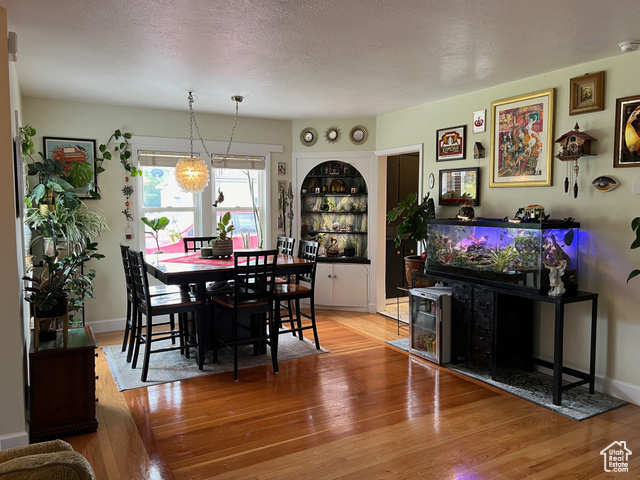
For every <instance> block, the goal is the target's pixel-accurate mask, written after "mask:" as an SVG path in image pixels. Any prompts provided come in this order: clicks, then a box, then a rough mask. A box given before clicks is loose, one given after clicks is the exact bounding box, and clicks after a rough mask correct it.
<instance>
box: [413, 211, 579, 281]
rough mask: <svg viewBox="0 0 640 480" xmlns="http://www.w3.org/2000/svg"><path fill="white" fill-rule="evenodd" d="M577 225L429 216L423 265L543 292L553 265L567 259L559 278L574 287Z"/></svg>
mask: <svg viewBox="0 0 640 480" xmlns="http://www.w3.org/2000/svg"><path fill="white" fill-rule="evenodd" d="M579 230H580V224H579V223H578V222H574V221H570V220H546V221H543V222H540V221H538V222H530V223H528V222H522V223H513V222H512V221H502V220H487V219H480V218H479V219H475V220H473V221H464V220H455V219H449V220H447V219H435V220H430V221H429V225H428V237H427V258H426V264H425V271H427V270H428V271H430V272H434V273H435V272H437V273H443V274H450V275H452V276H454V277H455V278H457V279H469V278H471V279H477V280H482V281H483V282H484V283H489V284H498V285H499V286H504V287H507V288H514V289H523V290H527V291H531V292H537V293H546V292H548V291H549V288H550V281H549V273H550V272H551V268H552V267H554V266H558V265H564V263H562V261H566V268H565V269H564V272H563V274H562V277H561V278H562V282H563V283H564V287H565V288H566V289H567V290H568V291H570V290H577V288H578V236H579V235H578V234H579ZM463 277H464V278H463Z"/></svg>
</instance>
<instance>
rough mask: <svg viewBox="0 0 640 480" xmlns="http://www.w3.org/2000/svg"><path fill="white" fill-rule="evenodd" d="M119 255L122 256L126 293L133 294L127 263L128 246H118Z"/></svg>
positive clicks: (128, 263)
mask: <svg viewBox="0 0 640 480" xmlns="http://www.w3.org/2000/svg"><path fill="white" fill-rule="evenodd" d="M120 255H122V266H123V268H124V280H125V284H126V285H127V292H129V293H133V278H132V277H131V262H130V261H129V246H128V245H123V244H120Z"/></svg>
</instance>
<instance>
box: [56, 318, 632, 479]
mask: <svg viewBox="0 0 640 480" xmlns="http://www.w3.org/2000/svg"><path fill="white" fill-rule="evenodd" d="M318 318H319V322H318V328H319V334H320V341H321V344H322V345H323V346H324V347H326V348H328V349H329V350H331V353H330V354H327V355H317V356H312V357H304V358H299V359H296V360H290V361H286V362H281V363H280V373H278V374H277V375H275V374H274V373H273V372H272V370H271V366H270V365H268V366H261V367H255V368H252V369H247V370H242V371H241V374H240V380H239V381H238V382H234V381H233V372H229V373H222V374H217V375H209V376H204V377H199V378H194V379H190V380H186V381H182V382H174V383H169V384H164V385H156V386H151V387H147V388H140V389H135V390H128V391H124V392H122V393H120V392H118V391H117V389H116V386H115V383H114V381H113V378H112V376H111V374H110V372H109V368H108V366H107V363H106V360H105V359H104V355H103V354H102V352H101V351H99V352H100V355H99V358H98V359H97V374H98V375H99V380H98V382H97V389H98V397H99V399H100V401H99V403H98V420H99V422H100V426H99V428H98V431H97V432H96V433H93V434H84V435H76V436H72V437H66V438H65V440H67V441H69V442H70V443H71V444H72V445H73V446H74V448H75V449H76V450H77V451H79V452H80V453H82V454H84V455H85V456H86V457H87V459H88V460H89V462H90V463H91V465H92V466H93V468H94V469H95V471H96V476H97V478H98V479H118V478H121V479H150V480H151V479H154V480H155V479H178V480H183V479H184V480H186V479H206V478H219V479H261V480H262V479H265V480H266V479H289V478H291V479H305V480H307V479H339V478H345V479H347V478H348V479H353V478H367V479H371V478H373V479H378V478H385V479H386V478H411V479H413V478H446V479H449V478H458V479H461V478H466V479H494V478H514V479H516V478H518V479H519V478H535V479H557V478H567V479H569V478H574V479H587V478H602V479H604V478H607V479H609V478H638V473H639V472H640V407H638V406H635V405H629V406H626V407H623V408H620V409H618V410H614V411H612V412H609V413H605V414H603V415H599V416H596V417H594V418H591V419H588V420H584V421H582V422H577V421H575V420H571V419H569V418H567V417H565V416H563V415H560V414H557V413H554V412H552V411H550V410H547V409H545V408H542V407H539V406H537V405H534V404H531V403H529V402H527V401H525V400H522V399H519V398H517V397H514V396H511V395H509V394H506V393H504V392H501V391H499V390H497V389H492V388H489V387H487V386H486V385H484V384H480V383H478V382H472V381H469V380H468V379H466V377H461V376H459V375H456V374H453V373H452V372H450V371H449V370H446V369H441V368H439V367H437V366H435V365H433V364H430V363H429V362H426V361H423V360H420V359H418V358H416V357H414V356H411V355H408V354H407V353H405V352H402V351H399V350H397V349H394V348H392V347H390V346H388V345H386V344H385V343H384V342H385V341H386V340H390V339H394V338H397V327H396V323H395V322H394V321H391V320H389V319H388V318H385V317H382V316H380V315H369V314H361V313H345V312H319V314H318ZM97 338H98V342H99V343H100V345H107V344H118V343H120V342H121V341H122V340H121V339H122V333H121V332H114V333H108V334H99V335H97ZM614 441H626V442H627V448H629V450H631V451H632V452H634V453H635V455H631V456H630V457H629V459H630V463H629V467H630V472H631V473H626V474H624V473H623V474H612V473H605V472H604V469H603V457H602V456H601V455H600V451H601V450H602V449H604V448H605V447H607V446H608V445H609V444H610V443H612V442H614Z"/></svg>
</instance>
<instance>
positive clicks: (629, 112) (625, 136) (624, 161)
mask: <svg viewBox="0 0 640 480" xmlns="http://www.w3.org/2000/svg"><path fill="white" fill-rule="evenodd" d="M615 142H616V143H615V145H614V150H613V166H614V168H617V167H640V95H634V96H633V97H624V98H618V99H617V100H616V134H615Z"/></svg>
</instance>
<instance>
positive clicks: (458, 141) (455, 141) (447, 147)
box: [436, 125, 467, 162]
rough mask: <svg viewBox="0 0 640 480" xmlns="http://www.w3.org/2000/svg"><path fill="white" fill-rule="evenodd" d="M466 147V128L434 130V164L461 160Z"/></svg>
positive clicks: (463, 126) (462, 126)
mask: <svg viewBox="0 0 640 480" xmlns="http://www.w3.org/2000/svg"><path fill="white" fill-rule="evenodd" d="M466 146H467V126H466V125H460V126H458V127H449V128H441V129H440V130H436V162H444V161H446V160H463V159H464V158H465V152H466V151H467V149H466Z"/></svg>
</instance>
